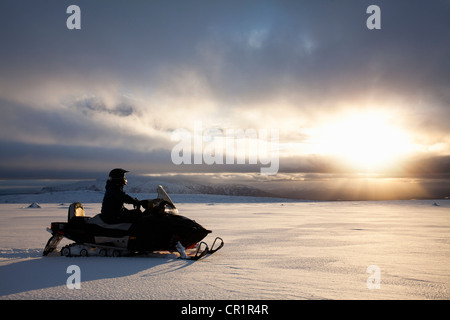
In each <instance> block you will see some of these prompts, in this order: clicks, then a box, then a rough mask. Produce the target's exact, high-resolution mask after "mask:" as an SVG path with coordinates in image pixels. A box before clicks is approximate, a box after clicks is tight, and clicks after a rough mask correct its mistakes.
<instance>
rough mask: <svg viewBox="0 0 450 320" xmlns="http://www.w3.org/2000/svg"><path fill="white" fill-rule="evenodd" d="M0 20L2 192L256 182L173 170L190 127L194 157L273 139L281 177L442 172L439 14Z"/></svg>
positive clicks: (362, 4) (310, 6) (445, 160)
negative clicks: (168, 179)
mask: <svg viewBox="0 0 450 320" xmlns="http://www.w3.org/2000/svg"><path fill="white" fill-rule="evenodd" d="M72 4H76V5H78V6H79V7H80V9H81V29H80V30H76V29H75V30H69V29H68V28H67V26H66V20H67V19H68V18H69V16H70V14H67V13H66V9H67V7H68V6H69V5H72ZM372 4H375V5H378V6H379V7H380V9H381V29H379V30H376V29H375V30H369V29H368V28H367V25H366V21H367V19H368V18H369V17H370V15H371V14H368V13H366V10H367V8H368V6H369V5H372ZM0 16H1V19H0V41H1V46H0V47H1V49H0V110H1V116H0V148H1V153H0V178H25V177H40V178H43V177H46V176H52V177H58V176H61V177H67V176H78V177H83V178H85V177H90V176H93V175H96V174H98V173H99V172H108V171H109V170H110V169H111V168H114V167H124V168H126V169H128V170H131V171H133V172H136V173H165V172H180V173H189V172H220V171H223V172H242V171H250V172H259V171H260V167H261V165H260V164H257V165H249V164H247V165H233V164H231V165H207V164H197V165H193V164H192V165H187V164H184V165H175V164H173V161H172V159H171V151H172V150H173V148H174V146H176V145H177V142H178V140H176V139H174V135H173V133H174V131H175V132H177V130H178V131H179V130H180V129H181V130H185V132H190V133H192V139H194V137H195V132H194V131H195V123H199V122H200V123H201V124H202V128H203V130H206V131H207V132H211V130H209V129H214V131H213V132H214V135H211V136H208V137H203V139H204V143H214V141H216V142H217V141H219V140H220V139H218V138H217V136H220V134H221V133H222V134H223V135H225V132H227V130H230V129H231V130H240V129H242V130H248V129H251V130H256V132H260V131H258V130H263V131H264V130H266V131H267V132H270V130H277V132H278V138H279V139H278V143H277V144H276V149H277V153H278V155H279V172H280V173H283V174H288V173H305V172H306V173H342V172H353V173H358V172H378V173H383V174H390V175H393V176H406V175H409V176H410V175H418V176H423V175H427V174H435V175H439V176H445V175H448V174H449V173H450V161H449V157H450V112H449V111H450V63H449V62H448V59H449V57H450V41H449V31H450V19H449V17H450V1H449V0H433V1H414V0H408V1H406V0H405V1H400V0H397V1H392V0H389V1H384V0H370V1H364V0H355V1H350V0H348V1H330V0H327V1H325V0H319V1H318V0H315V1H302V0H298V1H294V0H292V1H287V0H276V1H264V0H249V1H230V0H226V1H225V0H217V1H204V0H202V1H200V0H197V1H194V0H183V1H134V0H133V1H56V0H53V1H20V0H2V1H1V2H0ZM208 130H209V131H208ZM202 133H203V135H205V131H202ZM219 138H220V137H219ZM222 138H223V137H222ZM258 138H259V139H262V138H261V136H258ZM213 149H214V148H213ZM214 150H216V149H214ZM216 152H217V150H216ZM236 152H237V153H238V152H239V150H238V149H236ZM192 157H193V155H192Z"/></svg>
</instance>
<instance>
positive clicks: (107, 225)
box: [86, 214, 132, 231]
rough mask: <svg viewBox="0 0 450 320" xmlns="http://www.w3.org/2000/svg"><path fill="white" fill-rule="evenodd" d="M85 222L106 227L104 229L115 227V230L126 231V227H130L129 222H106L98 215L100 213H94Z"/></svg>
mask: <svg viewBox="0 0 450 320" xmlns="http://www.w3.org/2000/svg"><path fill="white" fill-rule="evenodd" d="M86 223H88V224H95V225H97V226H99V227H102V228H106V229H117V230H124V231H128V229H130V227H131V225H132V223H129V222H122V223H114V224H111V223H106V222H105V221H103V220H102V218H101V217H100V214H97V215H95V216H94V217H92V218H90V219H89V220H87V221H86Z"/></svg>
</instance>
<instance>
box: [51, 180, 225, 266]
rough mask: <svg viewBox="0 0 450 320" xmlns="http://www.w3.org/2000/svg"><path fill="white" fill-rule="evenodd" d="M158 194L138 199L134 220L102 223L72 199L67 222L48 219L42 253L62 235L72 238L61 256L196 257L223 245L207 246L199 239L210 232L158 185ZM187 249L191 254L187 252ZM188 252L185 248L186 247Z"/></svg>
mask: <svg viewBox="0 0 450 320" xmlns="http://www.w3.org/2000/svg"><path fill="white" fill-rule="evenodd" d="M157 192H158V197H157V198H156V199H152V200H143V201H141V202H140V204H141V206H142V207H143V208H144V211H143V213H142V216H141V217H139V218H138V219H137V220H136V221H134V222H123V223H118V224H108V223H105V222H104V221H103V220H102V219H101V216H100V214H98V215H96V216H94V217H92V218H90V217H86V216H85V212H84V208H83V205H82V204H81V203H79V202H74V203H72V204H71V205H70V206H69V210H68V219H67V220H68V221H67V222H52V223H51V227H50V228H47V231H49V232H50V233H51V234H52V236H51V237H50V239H49V240H48V242H47V245H46V246H45V248H44V252H43V255H44V256H47V255H48V254H49V253H51V252H53V251H54V250H55V249H56V247H57V246H58V244H59V243H60V241H61V240H62V239H63V238H67V239H69V240H72V241H74V243H72V244H70V245H66V246H64V247H63V248H62V249H61V255H63V256H66V257H69V256H90V255H99V256H114V257H118V256H122V255H130V254H136V253H151V252H157V251H169V252H178V253H179V254H180V258H182V259H192V260H198V259H200V258H202V257H204V256H206V255H207V254H212V253H214V252H216V251H218V250H219V249H221V248H222V247H223V245H224V242H223V240H222V239H221V238H220V237H217V238H216V239H215V240H214V242H213V245H212V246H211V248H209V247H208V245H207V244H206V243H205V242H203V241H202V240H203V239H204V238H205V237H206V236H207V235H208V234H210V233H211V232H212V231H211V230H207V229H205V228H204V227H203V226H201V225H200V224H198V223H197V222H195V221H194V220H191V219H189V218H187V217H184V216H182V215H179V214H178V210H177V208H176V207H175V205H174V204H173V202H172V200H171V199H170V197H169V196H168V195H167V193H166V192H165V191H164V189H163V188H162V187H161V186H158V188H157ZM188 249H191V251H193V252H195V253H194V254H187V253H186V250H188ZM188 251H189V250H188Z"/></svg>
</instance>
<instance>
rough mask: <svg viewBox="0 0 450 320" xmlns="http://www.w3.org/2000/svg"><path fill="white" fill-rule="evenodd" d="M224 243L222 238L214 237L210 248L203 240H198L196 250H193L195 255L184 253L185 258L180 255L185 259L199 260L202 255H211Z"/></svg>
mask: <svg viewBox="0 0 450 320" xmlns="http://www.w3.org/2000/svg"><path fill="white" fill-rule="evenodd" d="M216 242H217V243H218V245H217V247H216V248H214V246H215V245H216ZM223 245H224V242H223V240H222V238H220V237H217V238H216V239H214V242H213V245H212V247H211V249H210V248H209V246H208V244H207V243H206V242H204V241H202V242H200V243H199V244H198V245H197V251H196V252H195V255H193V256H190V255H186V257H185V258H183V257H180V258H181V259H187V260H200V259H201V258H203V257H206V256H209V255H212V254H213V253H215V252H217V251H219V250H220V249H221V248H222V247H223Z"/></svg>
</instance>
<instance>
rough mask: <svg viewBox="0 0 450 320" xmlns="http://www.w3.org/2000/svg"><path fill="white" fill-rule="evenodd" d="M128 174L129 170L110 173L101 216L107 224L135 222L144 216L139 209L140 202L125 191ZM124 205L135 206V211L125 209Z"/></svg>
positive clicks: (117, 170)
mask: <svg viewBox="0 0 450 320" xmlns="http://www.w3.org/2000/svg"><path fill="white" fill-rule="evenodd" d="M127 172H128V171H127V170H124V169H120V168H117V169H113V170H111V172H110V173H109V177H108V181H107V182H106V186H105V189H106V191H105V195H104V197H103V203H102V210H101V214H100V217H101V218H102V220H103V221H104V222H106V223H110V224H114V223H121V222H134V221H136V219H137V218H139V217H140V216H142V212H141V210H140V209H139V208H140V201H139V200H138V199H137V198H133V197H131V196H129V195H128V194H126V193H125V192H124V191H123V187H124V186H125V185H126V184H127V180H126V179H125V173H127ZM124 203H129V204H133V205H134V208H135V209H134V210H129V209H127V208H125V207H124Z"/></svg>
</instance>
